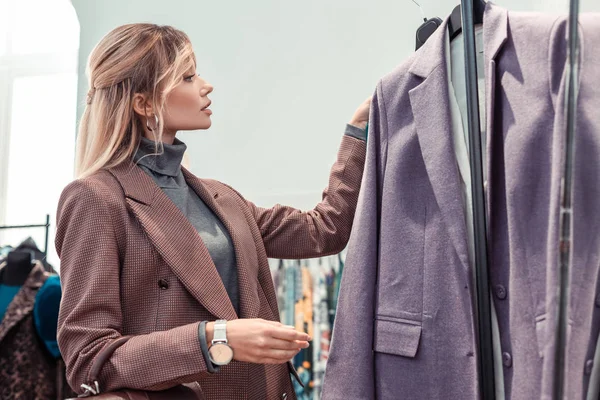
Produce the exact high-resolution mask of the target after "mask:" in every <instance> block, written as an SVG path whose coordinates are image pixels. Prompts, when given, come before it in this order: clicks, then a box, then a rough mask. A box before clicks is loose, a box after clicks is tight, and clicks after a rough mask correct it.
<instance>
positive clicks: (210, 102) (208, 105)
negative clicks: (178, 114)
mask: <svg viewBox="0 0 600 400" xmlns="http://www.w3.org/2000/svg"><path fill="white" fill-rule="evenodd" d="M211 104H212V101H209V102H208V104H207V105H206V106H204V108H202V109H201V110H200V111H204V110H206V109H207V108H208V107H210V105H211Z"/></svg>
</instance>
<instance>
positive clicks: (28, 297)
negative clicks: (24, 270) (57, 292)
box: [0, 262, 47, 342]
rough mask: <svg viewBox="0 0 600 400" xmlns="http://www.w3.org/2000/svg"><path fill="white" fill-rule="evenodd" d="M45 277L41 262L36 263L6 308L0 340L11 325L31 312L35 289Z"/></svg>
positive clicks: (0, 329) (0, 328) (0, 327)
mask: <svg viewBox="0 0 600 400" xmlns="http://www.w3.org/2000/svg"><path fill="white" fill-rule="evenodd" d="M46 278H47V276H46V275H45V274H44V268H43V267H42V264H41V263H39V262H38V263H36V265H35V266H34V267H33V269H32V270H31V272H30V273H29V276H28V277H27V280H26V281H25V283H24V284H23V286H22V287H21V289H20V290H19V291H18V292H17V294H16V295H15V297H14V298H13V299H12V301H11V302H10V304H9V305H8V308H7V309H6V312H5V314H4V318H3V319H2V323H0V342H1V341H2V340H3V339H4V338H5V337H6V334H7V333H8V332H9V331H10V330H11V329H12V328H13V327H15V326H16V325H17V324H18V323H19V322H20V321H22V320H23V318H25V317H26V316H28V315H29V314H31V312H32V311H33V307H34V306H35V296H36V295H37V290H38V289H39V288H40V287H42V285H43V284H44V282H45V281H46Z"/></svg>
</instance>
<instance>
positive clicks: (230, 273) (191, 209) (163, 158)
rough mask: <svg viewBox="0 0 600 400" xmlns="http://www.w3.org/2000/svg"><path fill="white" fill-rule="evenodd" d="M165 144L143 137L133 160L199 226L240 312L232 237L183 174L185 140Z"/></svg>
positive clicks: (359, 133)
mask: <svg viewBox="0 0 600 400" xmlns="http://www.w3.org/2000/svg"><path fill="white" fill-rule="evenodd" d="M345 134H346V135H348V136H352V137H354V138H357V139H361V140H366V138H367V131H366V129H365V130H363V129H360V128H357V127H355V126H352V125H346V131H345ZM163 147H164V152H163V153H161V154H156V146H155V143H154V142H153V141H152V140H150V139H146V138H142V140H141V143H140V147H139V149H138V151H137V153H136V154H135V157H134V160H135V161H136V162H137V164H138V165H139V166H140V168H142V169H143V170H144V172H146V173H147V174H148V175H150V177H151V178H152V179H153V180H154V182H155V183H156V184H157V185H158V186H159V187H160V188H161V189H162V190H163V192H164V193H165V194H166V195H167V197H169V199H171V201H172V202H173V203H175V205H176V206H177V208H179V210H180V211H181V212H182V213H183V215H185V216H186V218H187V219H188V220H189V221H190V223H191V224H192V226H193V227H194V228H196V230H197V231H198V234H199V235H200V238H201V239H202V241H203V242H204V244H205V245H206V247H207V249H208V253H209V254H210V257H211V258H212V260H213V262H214V264H215V266H216V267H217V271H218V273H219V275H220V276H221V279H222V280H223V284H224V285H225V289H226V290H227V294H228V295H229V299H230V300H231V303H232V304H233V307H234V309H235V311H236V313H237V314H238V315H239V309H240V307H239V306H240V304H239V303H240V301H239V289H238V275H237V264H236V259H235V249H234V247H233V242H232V240H231V236H230V235H229V232H228V231H227V229H226V228H225V226H224V225H223V223H222V222H221V220H220V219H219V218H218V217H217V216H216V215H215V214H214V213H213V212H212V210H211V209H210V208H208V207H207V206H206V204H205V203H204V202H203V201H202V199H201V198H200V196H198V195H197V194H196V192H194V190H193V189H192V188H191V187H189V186H188V185H187V183H186V181H185V178H184V177H183V172H182V171H181V160H182V159H183V153H185V150H186V149H187V146H186V145H185V143H183V142H182V141H180V140H178V139H175V141H174V142H173V144H163ZM199 334H200V341H201V342H205V340H206V336H205V335H206V332H205V331H204V326H202V328H201V329H200V332H199ZM203 347H205V346H203ZM202 353H203V356H204V359H205V361H206V365H207V366H208V370H209V372H216V371H218V368H212V363H210V358H209V356H208V352H207V351H206V349H205V348H203V349H202Z"/></svg>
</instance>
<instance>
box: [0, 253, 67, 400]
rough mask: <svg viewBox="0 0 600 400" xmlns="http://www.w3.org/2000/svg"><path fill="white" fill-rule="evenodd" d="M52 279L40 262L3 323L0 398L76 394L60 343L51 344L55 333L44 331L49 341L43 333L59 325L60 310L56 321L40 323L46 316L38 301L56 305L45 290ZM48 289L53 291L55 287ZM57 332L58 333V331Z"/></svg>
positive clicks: (0, 331) (26, 399)
mask: <svg viewBox="0 0 600 400" xmlns="http://www.w3.org/2000/svg"><path fill="white" fill-rule="evenodd" d="M49 278H50V276H49V275H48V274H47V273H44V267H43V266H42V264H41V263H39V262H38V263H37V264H36V266H34V267H33V269H32V270H31V272H30V274H29V277H28V278H27V280H26V282H25V283H24V285H23V286H22V287H21V289H20V290H19V291H18V292H17V294H16V295H15V297H14V298H13V299H12V302H11V303H10V304H9V306H8V308H7V310H6V313H5V314H4V318H3V319H2V322H1V323H0V399H22V400H38V399H40V400H41V399H44V400H46V399H49V400H52V399H63V398H65V397H71V396H72V395H73V394H74V393H73V392H72V391H71V390H70V389H69V387H68V385H67V382H66V379H65V367H64V363H63V362H62V359H60V357H59V356H58V354H57V351H56V350H57V349H56V344H54V345H53V346H52V345H50V344H49V342H50V341H51V340H50V338H49V337H50V336H52V332H41V333H42V334H46V336H48V337H47V338H46V339H47V340H46V341H45V340H44V338H43V337H41V335H40V332H39V330H40V329H39V327H40V326H54V327H56V314H57V313H58V310H55V312H54V318H55V321H54V324H52V323H50V324H41V323H40V322H39V319H40V318H42V317H43V316H41V315H40V311H38V310H39V308H40V307H39V306H38V304H37V303H39V302H44V301H47V302H50V303H53V304H55V302H54V301H52V299H48V297H47V296H45V295H43V294H42V293H41V291H42V290H43V289H42V288H44V287H45V286H46V285H45V283H46V282H47V281H48V279H49ZM45 292H46V293H51V292H53V289H47V290H45ZM40 294H42V296H41V297H40ZM55 305H57V304H55ZM50 317H52V315H50ZM36 319H37V320H38V322H37V324H36ZM36 325H37V326H36ZM48 329H50V328H48ZM53 334H54V336H55V335H56V330H55V331H54V332H53Z"/></svg>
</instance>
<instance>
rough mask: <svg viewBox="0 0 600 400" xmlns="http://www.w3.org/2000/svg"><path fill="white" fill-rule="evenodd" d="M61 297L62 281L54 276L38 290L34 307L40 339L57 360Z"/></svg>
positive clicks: (58, 353)
mask: <svg viewBox="0 0 600 400" xmlns="http://www.w3.org/2000/svg"><path fill="white" fill-rule="evenodd" d="M61 296H62V290H61V287H60V279H59V277H58V275H52V276H50V277H48V279H46V282H44V285H43V286H42V287H41V288H40V289H39V290H38V292H37V295H36V297H35V305H34V307H33V318H34V322H35V327H36V329H37V331H38V334H39V336H40V339H42V341H43V342H44V344H45V345H46V348H47V349H48V351H49V352H50V354H52V356H53V357H55V358H59V357H60V351H59V349H58V343H57V341H56V330H57V326H58V309H59V307H60V298H61Z"/></svg>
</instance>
